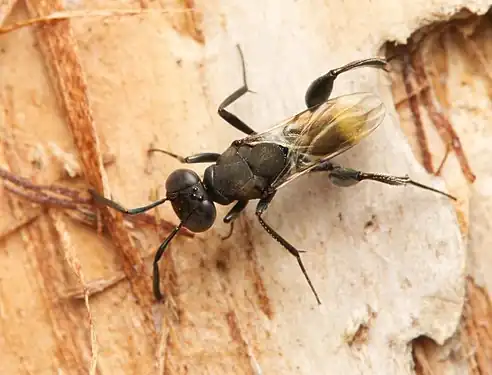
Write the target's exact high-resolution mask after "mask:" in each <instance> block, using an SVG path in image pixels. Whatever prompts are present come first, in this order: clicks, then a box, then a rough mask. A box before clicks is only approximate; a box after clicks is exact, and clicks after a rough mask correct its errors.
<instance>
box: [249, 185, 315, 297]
mask: <svg viewBox="0 0 492 375" xmlns="http://www.w3.org/2000/svg"><path fill="white" fill-rule="evenodd" d="M274 195H275V193H273V194H271V195H270V196H268V197H267V198H264V199H261V200H260V201H259V202H258V206H257V207H256V216H257V217H258V220H259V222H260V224H261V226H262V227H263V229H265V230H266V231H267V233H268V234H269V235H270V236H272V237H273V238H274V239H275V240H277V242H279V243H280V244H281V245H282V246H283V247H284V248H286V249H287V251H289V253H291V254H292V255H293V256H295V257H296V259H297V263H298V264H299V267H300V268H301V271H302V273H303V274H304V277H305V278H306V281H307V282H308V284H309V286H310V288H311V290H312V291H313V293H314V296H315V297H316V301H318V304H320V305H321V301H320V299H319V297H318V293H316V289H314V286H313V283H312V282H311V279H310V278H309V276H308V274H307V271H306V268H305V267H304V264H303V263H302V260H301V256H300V251H299V250H297V249H296V248H295V247H294V246H292V245H291V244H290V243H288V242H287V240H285V239H284V238H283V237H282V236H281V235H280V234H278V233H277V232H276V231H275V230H274V229H273V228H272V227H271V226H270V225H268V224H267V223H266V222H265V221H264V220H263V218H262V217H261V215H262V214H263V213H264V212H265V211H266V209H267V208H268V205H269V204H270V202H271V201H272V199H273V197H274Z"/></svg>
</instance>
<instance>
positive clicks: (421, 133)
mask: <svg viewBox="0 0 492 375" xmlns="http://www.w3.org/2000/svg"><path fill="white" fill-rule="evenodd" d="M409 59H410V57H409V56H408V54H407V51H405V55H404V57H403V70H402V74H403V83H404V85H405V91H406V92H407V95H408V96H409V98H408V102H409V106H410V111H411V113H412V116H413V120H414V124H415V130H416V132H417V141H418V143H419V148H420V152H421V156H422V163H423V165H424V168H425V169H426V171H427V172H429V173H434V167H433V166H432V156H431V154H430V151H429V145H428V144H427V136H426V134H425V130H424V125H423V123H422V118H421V116H420V108H419V97H420V94H422V92H419V91H417V90H415V88H414V87H413V84H412V82H411V78H410V61H409Z"/></svg>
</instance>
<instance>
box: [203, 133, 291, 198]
mask: <svg viewBox="0 0 492 375" xmlns="http://www.w3.org/2000/svg"><path fill="white" fill-rule="evenodd" d="M287 151H288V150H287V149H286V148H285V147H282V146H280V145H277V144H275V143H268V142H265V143H260V144H257V145H254V146H251V145H247V144H238V143H233V144H232V145H231V146H230V147H229V148H228V149H227V150H226V151H225V152H224V153H223V154H221V155H220V156H219V158H218V159H217V161H216V163H215V164H214V165H211V166H209V167H207V169H205V174H204V177H203V183H204V184H205V188H206V189H207V191H208V193H209V195H210V197H211V198H212V199H213V200H214V201H215V202H217V203H219V204H223V205H228V204H231V203H232V202H234V201H243V200H252V199H261V198H265V197H267V196H268V195H269V193H270V192H271V191H270V189H269V187H270V185H271V183H272V182H273V181H274V180H275V179H276V178H277V177H278V176H279V174H280V173H281V172H282V171H283V170H284V168H285V166H286V162H287Z"/></svg>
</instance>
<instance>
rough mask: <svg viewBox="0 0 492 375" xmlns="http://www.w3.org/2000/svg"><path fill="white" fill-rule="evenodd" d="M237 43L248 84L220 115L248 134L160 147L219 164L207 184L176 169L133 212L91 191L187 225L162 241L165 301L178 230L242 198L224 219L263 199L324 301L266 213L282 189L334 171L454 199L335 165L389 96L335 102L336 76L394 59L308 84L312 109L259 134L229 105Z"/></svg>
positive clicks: (336, 175)
mask: <svg viewBox="0 0 492 375" xmlns="http://www.w3.org/2000/svg"><path fill="white" fill-rule="evenodd" d="M237 48H238V50H239V55H240V58H241V64H242V72H243V74H242V75H243V85H242V86H241V87H240V88H239V89H237V90H236V91H234V92H233V93H232V94H231V95H229V96H228V97H227V98H226V99H225V100H224V101H223V102H222V104H221V105H220V106H219V108H218V113H219V116H221V117H222V118H223V119H224V120H225V121H227V122H228V123H229V124H230V125H232V126H233V127H235V128H236V129H238V130H240V131H241V132H243V133H245V134H247V136H246V137H244V138H242V139H239V140H236V141H234V142H232V144H231V146H230V147H229V148H228V149H227V150H226V151H225V152H223V153H222V154H219V153H213V152H205V153H200V154H196V155H191V156H187V157H182V156H178V155H176V154H173V153H171V152H168V151H164V150H156V149H154V150H153V151H160V152H164V153H165V154H167V155H169V156H172V157H174V158H176V159H177V160H179V161H180V162H182V163H186V164H192V163H214V164H212V165H211V166H209V167H207V168H206V169H205V173H204V177H203V181H202V180H201V179H200V177H199V176H198V175H197V174H196V173H195V172H194V171H192V170H189V169H177V170H175V171H174V172H172V173H171V174H170V175H169V177H168V178H167V180H166V190H167V192H166V197H165V198H164V199H160V200H157V201H155V202H153V203H151V204H149V205H147V206H144V207H139V208H134V209H126V208H124V207H122V206H121V205H119V204H118V203H116V202H114V201H112V200H109V199H107V198H104V197H102V196H100V195H98V194H97V193H95V192H92V193H93V196H94V198H95V200H96V201H98V202H99V203H101V204H105V205H108V206H110V207H112V208H114V209H116V210H118V211H120V212H123V213H126V214H139V213H141V212H144V211H147V210H150V209H152V208H154V207H156V206H158V205H160V204H162V203H164V202H166V201H171V204H172V206H173V209H174V212H175V213H176V215H177V216H178V217H179V219H180V220H181V222H180V223H179V225H178V226H177V227H176V228H175V229H174V230H173V231H172V233H171V234H170V235H169V236H168V237H167V238H166V239H165V241H164V242H163V243H162V244H161V245H160V246H159V249H158V250H157V253H156V255H155V258H154V264H153V289H154V295H155V297H156V298H157V299H158V300H160V299H162V294H161V292H160V287H159V266H158V261H159V260H160V258H161V257H162V255H163V254H164V251H165V250H166V248H167V246H168V245H169V243H170V242H171V240H172V239H173V238H174V236H175V235H176V233H177V232H178V231H179V229H180V228H181V227H186V228H188V229H189V230H191V231H193V232H204V231H206V230H207V229H209V228H210V227H211V226H212V225H213V224H214V221H215V218H216V210H215V205H214V203H218V204H221V205H229V204H231V203H233V202H236V203H235V205H234V206H233V207H232V208H231V210H230V211H229V213H228V214H227V215H226V216H225V217H224V222H226V223H231V224H232V222H233V221H234V219H236V218H237V217H238V216H239V214H240V213H241V211H243V210H244V208H245V207H246V205H247V204H248V202H249V201H250V200H253V199H259V202H258V204H257V206H256V217H257V218H258V221H259V222H260V224H261V226H262V227H263V228H264V229H265V230H266V231H267V232H268V234H269V235H270V236H272V237H273V238H274V239H275V240H277V241H278V242H279V243H280V244H281V245H282V246H283V247H284V248H286V249H287V250H288V251H289V252H290V253H291V254H292V255H293V256H295V257H296V259H297V262H298V263H299V266H300V268H301V270H302V273H303V274H304V276H305V278H306V280H307V282H308V284H309V286H310V287H311V290H312V291H313V293H314V295H315V297H316V300H317V301H318V303H321V302H320V299H319V297H318V294H317V293H316V290H315V288H314V286H313V284H312V282H311V280H310V279H309V276H308V274H307V272H306V269H305V267H304V264H303V263H302V260H301V257H300V251H299V250H297V249H296V248H295V247H294V246H293V245H291V244H290V243H289V242H287V240H285V239H284V238H283V237H282V236H281V235H280V234H279V233H277V232H276V231H275V229H273V228H272V227H271V226H270V225H269V224H268V223H266V222H265V220H264V219H263V217H262V216H263V214H264V213H265V211H266V209H267V208H268V206H269V205H270V203H271V201H272V199H273V197H274V196H275V194H276V193H277V190H278V189H279V188H281V187H283V186H285V185H286V184H288V183H289V182H291V181H292V180H294V179H295V178H297V177H299V176H301V175H303V174H306V173H311V172H327V173H328V174H329V176H330V178H331V180H332V181H333V183H335V184H336V185H339V186H350V185H354V184H356V183H358V182H360V181H363V180H373V181H378V182H382V183H385V184H388V185H406V184H411V185H414V186H418V187H420V188H423V189H427V190H431V191H434V192H436V193H440V194H443V195H445V196H447V197H449V198H451V199H455V198H454V197H452V196H450V195H448V194H446V193H444V192H442V191H439V190H436V189H434V188H432V187H430V186H426V185H423V184H421V183H418V182H416V181H413V180H412V179H410V178H409V177H408V176H404V177H397V176H391V175H384V174H379V173H366V172H361V171H357V170H354V169H349V168H344V167H342V166H339V165H336V164H333V163H331V162H330V160H331V159H332V158H333V157H335V156H337V155H339V154H341V153H342V152H344V151H346V150H348V149H349V148H351V147H353V146H355V145H356V144H357V143H359V142H360V141H361V140H362V139H363V138H364V137H366V136H367V135H369V134H370V133H371V132H373V131H374V130H375V129H376V128H377V127H378V125H379V124H380V123H381V121H382V119H383V117H384V115H385V108H384V105H383V103H382V101H381V100H380V99H379V98H378V97H377V96H375V95H373V94H370V93H355V94H350V95H344V96H340V97H337V98H333V99H329V97H330V94H331V91H332V89H333V83H334V81H335V79H336V78H337V77H338V76H339V75H340V74H341V73H344V72H347V71H349V70H352V69H355V68H359V67H373V68H378V69H385V68H386V66H387V60H384V59H380V58H369V59H364V60H357V61H354V62H351V63H349V64H347V65H344V66H342V67H340V68H338V69H333V70H330V71H329V72H328V73H326V74H325V75H323V76H321V77H319V78H317V79H316V80H315V81H313V82H312V83H311V85H310V86H309V88H308V89H307V92H306V95H305V102H306V106H307V109H306V110H304V111H303V112H300V113H298V114H296V115H294V116H292V117H290V118H288V119H286V120H284V121H282V122H280V123H279V124H277V125H276V126H274V127H272V128H270V129H268V130H266V131H264V132H262V133H256V132H255V131H254V130H253V129H251V128H250V127H249V126H248V125H247V124H246V123H244V122H243V121H242V120H240V119H239V118H238V117H237V116H236V115H234V114H232V113H230V112H229V111H227V110H226V107H227V106H229V105H230V104H232V103H233V102H234V101H236V100H237V99H239V98H240V97H241V96H243V95H244V94H246V93H247V92H248V91H249V89H248V85H247V83H246V70H245V65H244V58H243V54H242V52H241V49H240V48H239V46H237Z"/></svg>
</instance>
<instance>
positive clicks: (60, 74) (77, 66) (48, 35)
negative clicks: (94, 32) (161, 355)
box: [27, 0, 156, 344]
mask: <svg viewBox="0 0 492 375" xmlns="http://www.w3.org/2000/svg"><path fill="white" fill-rule="evenodd" d="M27 6H28V9H29V12H30V14H31V16H33V17H37V16H41V15H46V14H49V13H50V12H53V11H55V10H60V9H61V8H62V4H61V3H60V2H59V1H57V0H46V1H42V2H37V1H28V2H27ZM37 30H38V38H39V44H40V46H41V50H42V52H43V54H44V57H45V61H46V65H47V66H48V67H49V70H50V72H51V73H52V78H53V81H54V83H55V85H56V87H57V89H58V94H59V97H60V99H61V105H62V107H63V109H64V110H65V115H66V117H67V123H68V125H69V127H70V130H71V132H72V135H73V139H74V143H75V146H76V148H77V150H78V152H79V156H80V160H81V162H82V170H83V174H84V176H85V178H86V179H87V181H88V182H89V184H90V185H91V186H92V187H94V188H95V189H96V190H97V191H100V192H103V193H104V194H105V195H107V194H108V192H109V191H108V190H109V189H107V188H105V186H104V185H105V184H104V178H103V176H104V170H103V162H102V156H101V152H100V150H99V141H98V138H97V135H96V130H95V124H94V120H93V117H92V112H91V108H90V101H89V93H88V89H87V83H86V80H85V77H84V73H83V71H82V66H81V62H80V59H79V57H78V54H77V46H76V42H75V39H74V37H73V33H72V30H71V27H70V21H68V20H61V21H57V22H53V23H50V24H46V25H43V26H41V27H39V28H38V29H37ZM101 211H102V214H103V218H104V220H105V221H106V223H107V226H108V228H109V231H110V233H111V235H112V237H113V241H114V243H115V245H116V247H117V249H118V250H119V251H120V252H121V254H122V259H123V269H124V272H125V274H126V276H127V277H128V279H129V281H130V285H131V288H132V291H133V293H134V294H135V296H136V298H137V299H138V300H139V302H140V304H141V307H142V313H143V329H144V330H145V332H146V336H147V337H148V338H149V340H152V343H153V344H155V340H156V335H155V330H154V325H153V321H152V315H151V307H152V301H153V297H152V292H151V288H150V285H151V284H150V278H149V276H148V274H147V272H146V271H145V268H144V265H143V260H142V257H141V256H140V254H139V252H138V251H137V250H136V249H135V248H134V246H133V245H132V243H131V241H130V237H129V234H128V232H127V230H126V229H125V227H124V226H123V222H122V219H121V217H120V216H118V215H115V214H114V213H112V212H111V210H110V209H109V208H107V207H103V208H101ZM142 276H145V277H142Z"/></svg>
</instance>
